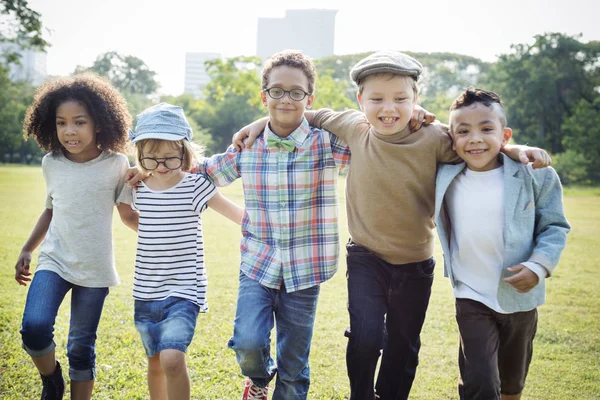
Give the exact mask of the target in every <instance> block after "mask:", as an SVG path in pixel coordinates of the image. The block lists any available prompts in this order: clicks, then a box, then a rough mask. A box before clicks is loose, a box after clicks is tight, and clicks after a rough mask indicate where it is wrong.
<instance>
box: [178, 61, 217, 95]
mask: <svg viewBox="0 0 600 400" xmlns="http://www.w3.org/2000/svg"><path fill="white" fill-rule="evenodd" d="M216 58H221V54H219V53H185V78H184V84H183V92H184V93H188V94H191V95H192V96H194V97H195V98H197V99H199V98H201V97H202V90H203V89H204V86H206V84H207V83H208V82H210V77H209V76H208V73H207V72H206V68H205V67H204V63H205V62H206V61H208V60H214V59H216Z"/></svg>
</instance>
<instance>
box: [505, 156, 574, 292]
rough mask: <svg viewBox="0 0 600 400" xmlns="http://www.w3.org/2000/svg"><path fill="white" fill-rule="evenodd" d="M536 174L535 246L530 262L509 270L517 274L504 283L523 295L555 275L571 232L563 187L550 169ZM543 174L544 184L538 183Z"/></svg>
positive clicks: (534, 188) (534, 184) (534, 178)
mask: <svg viewBox="0 0 600 400" xmlns="http://www.w3.org/2000/svg"><path fill="white" fill-rule="evenodd" d="M537 174H539V175H538V176H536V175H537ZM537 174H535V173H534V176H533V190H534V195H535V221H536V224H535V231H534V242H535V246H534V248H533V252H532V254H531V256H530V257H529V260H527V261H526V262H524V263H522V264H518V265H515V266H513V267H511V268H509V269H508V271H510V272H516V274H515V275H513V276H511V277H509V278H505V279H504V281H505V282H507V283H510V284H511V285H512V286H513V287H514V288H515V289H517V291H518V292H521V293H525V292H528V291H529V290H531V289H532V288H534V287H535V286H536V285H537V284H538V283H539V280H540V279H545V278H546V277H548V276H550V274H551V273H552V271H554V268H556V265H557V264H558V260H559V258H560V254H561V253H562V251H563V249H564V248H565V245H566V242H567V233H568V232H569V230H570V229H571V226H570V225H569V222H568V221H567V218H566V217H565V213H564V210H563V203H562V198H563V197H562V186H561V184H560V179H559V178H558V175H557V174H556V171H554V169H552V168H547V169H544V170H541V171H538V173H537ZM542 174H543V180H542V181H541V182H539V181H538V179H536V178H538V177H539V178H542V176H541V175H542Z"/></svg>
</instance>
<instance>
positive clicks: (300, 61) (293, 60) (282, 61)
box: [262, 50, 317, 94]
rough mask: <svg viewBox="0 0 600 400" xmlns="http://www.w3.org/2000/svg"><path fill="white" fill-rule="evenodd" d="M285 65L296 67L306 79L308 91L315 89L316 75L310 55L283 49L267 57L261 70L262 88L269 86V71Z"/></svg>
mask: <svg viewBox="0 0 600 400" xmlns="http://www.w3.org/2000/svg"><path fill="white" fill-rule="evenodd" d="M282 65H285V66H287V67H291V68H298V69H299V70H301V71H302V72H304V75H306V78H307V79H308V92H309V93H311V94H312V93H313V92H314V91H315V78H316V75H317V72H316V68H315V65H314V64H313V62H312V60H311V59H310V57H308V56H306V55H304V54H302V53H300V52H299V51H294V50H283V51H281V52H279V53H275V54H273V55H272V56H271V58H269V59H268V60H267V61H266V63H265V66H264V68H263V70H262V88H263V89H266V88H267V86H269V76H270V75H271V71H272V70H273V68H275V67H281V66H282Z"/></svg>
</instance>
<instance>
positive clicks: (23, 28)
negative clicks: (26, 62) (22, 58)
mask: <svg viewBox="0 0 600 400" xmlns="http://www.w3.org/2000/svg"><path fill="white" fill-rule="evenodd" d="M41 17H42V16H41V15H40V13H38V12H37V11H34V10H32V9H31V8H29V6H28V4H27V1H26V0H0V43H2V42H6V43H14V44H15V45H17V46H18V47H20V48H35V49H38V50H40V51H44V50H45V49H46V48H47V47H48V46H49V43H48V42H47V41H46V40H44V38H43V37H42V21H41ZM4 57H5V59H6V62H7V63H15V62H16V63H18V62H19V55H18V53H16V52H14V51H9V52H7V53H5V54H4Z"/></svg>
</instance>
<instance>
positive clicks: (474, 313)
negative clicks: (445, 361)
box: [456, 299, 538, 400]
mask: <svg viewBox="0 0 600 400" xmlns="http://www.w3.org/2000/svg"><path fill="white" fill-rule="evenodd" d="M537 319H538V317H537V309H533V310H531V311H525V312H517V313H512V314H500V313H497V312H496V311H494V310H492V309H490V308H489V307H487V306H485V305H483V304H482V303H480V302H478V301H474V300H470V299H456V322H457V323H458V329H459V334H460V348H459V353H458V365H459V368H460V377H461V379H460V382H459V385H458V391H459V394H460V398H461V399H477V400H488V399H489V400H496V399H498V400H499V399H500V394H501V393H502V394H506V395H515V394H519V393H521V392H522V391H523V387H524V386H525V378H526V377H527V372H528V370H529V364H530V362H531V355H532V353H533V338H534V337H535V333H536V329H537Z"/></svg>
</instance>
